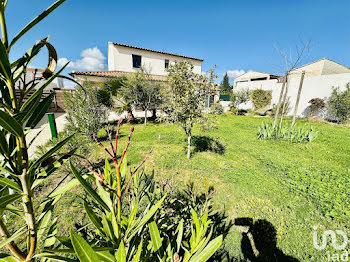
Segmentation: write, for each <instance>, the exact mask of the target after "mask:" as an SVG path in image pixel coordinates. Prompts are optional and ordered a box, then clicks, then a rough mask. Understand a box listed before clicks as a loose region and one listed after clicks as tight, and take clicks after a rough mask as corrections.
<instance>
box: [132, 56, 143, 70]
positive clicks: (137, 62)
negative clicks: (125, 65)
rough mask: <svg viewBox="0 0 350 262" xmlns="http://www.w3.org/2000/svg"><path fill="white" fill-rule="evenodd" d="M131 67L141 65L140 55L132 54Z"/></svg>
mask: <svg viewBox="0 0 350 262" xmlns="http://www.w3.org/2000/svg"><path fill="white" fill-rule="evenodd" d="M132 67H134V68H140V67H141V56H140V55H132Z"/></svg>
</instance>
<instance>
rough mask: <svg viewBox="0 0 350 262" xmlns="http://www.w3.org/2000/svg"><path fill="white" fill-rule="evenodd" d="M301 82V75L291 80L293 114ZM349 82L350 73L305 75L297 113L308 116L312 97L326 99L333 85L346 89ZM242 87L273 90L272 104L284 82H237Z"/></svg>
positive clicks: (289, 93) (290, 92)
mask: <svg viewBox="0 0 350 262" xmlns="http://www.w3.org/2000/svg"><path fill="white" fill-rule="evenodd" d="M299 82H300V76H295V77H292V78H290V80H289V84H288V96H289V97H290V102H291V111H290V112H289V114H292V113H293V110H294V106H295V102H296V98H297V93H298V88H299ZM348 83H350V73H346V74H333V75H321V76H309V77H305V79H304V83H303V88H302V91H301V96H300V103H299V106H298V111H297V115H298V116H303V117H306V116H307V113H308V106H309V101H310V100H311V99H312V98H322V99H325V100H326V99H327V98H329V96H330V95H331V93H332V87H339V88H340V89H341V90H344V89H345V88H346V85H347V84H348ZM241 88H249V89H251V90H253V89H258V88H261V89H264V90H272V104H277V102H278V98H279V95H280V92H281V88H282V83H277V80H264V81H248V82H238V83H237V84H236V89H241ZM244 108H252V105H251V104H249V105H246V106H245V107H244Z"/></svg>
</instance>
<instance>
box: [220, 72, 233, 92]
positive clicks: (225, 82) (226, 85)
mask: <svg viewBox="0 0 350 262" xmlns="http://www.w3.org/2000/svg"><path fill="white" fill-rule="evenodd" d="M220 91H221V92H222V93H231V92H232V86H231V85H230V80H229V78H228V75H227V73H225V75H224V78H223V79H222V81H221V83H220Z"/></svg>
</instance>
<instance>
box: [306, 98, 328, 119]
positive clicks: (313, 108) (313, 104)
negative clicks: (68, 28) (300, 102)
mask: <svg viewBox="0 0 350 262" xmlns="http://www.w3.org/2000/svg"><path fill="white" fill-rule="evenodd" d="M309 104H310V105H309V110H310V111H309V116H313V115H314V114H316V113H319V112H321V111H322V110H323V109H324V108H325V107H326V102H325V101H324V100H323V99H322V98H312V99H311V100H310V101H309Z"/></svg>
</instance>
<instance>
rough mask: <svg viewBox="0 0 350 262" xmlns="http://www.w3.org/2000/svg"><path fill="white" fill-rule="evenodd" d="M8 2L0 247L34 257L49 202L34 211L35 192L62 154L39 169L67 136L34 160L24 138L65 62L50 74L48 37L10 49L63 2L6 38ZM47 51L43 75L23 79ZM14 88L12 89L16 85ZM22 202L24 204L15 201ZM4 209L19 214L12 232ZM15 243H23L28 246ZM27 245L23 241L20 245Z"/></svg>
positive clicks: (1, 57)
mask: <svg viewBox="0 0 350 262" xmlns="http://www.w3.org/2000/svg"><path fill="white" fill-rule="evenodd" d="M7 2H8V1H7V0H1V1H0V26H1V36H2V39H1V41H0V92H1V97H0V108H1V109H0V155H1V165H0V186H1V189H0V236H1V239H0V240H1V242H0V248H2V247H4V246H6V247H7V248H8V249H9V251H10V252H11V253H12V255H13V256H14V257H16V258H17V259H19V260H20V261H32V259H33V257H34V255H35V253H36V251H37V247H38V243H39V240H40V237H41V236H42V235H43V233H44V231H46V230H45V228H47V227H49V222H50V218H51V206H52V201H51V202H47V203H46V205H45V203H43V206H45V207H44V209H43V211H42V212H41V213H37V210H36V208H35V207H34V204H33V203H34V201H33V197H34V191H35V190H36V188H37V186H38V185H40V184H41V183H42V182H43V181H44V179H45V178H46V177H47V176H48V175H50V174H51V173H52V172H53V171H55V170H56V169H57V168H58V166H59V165H60V164H61V163H62V162H63V161H64V160H65V159H66V158H67V156H63V157H61V158H59V159H58V160H57V161H56V162H55V163H53V164H51V165H50V166H48V167H47V168H46V169H43V168H42V163H43V162H44V161H45V160H47V159H49V158H51V157H52V156H53V154H54V153H55V152H56V151H57V150H59V149H60V148H61V147H62V146H63V145H64V144H65V143H66V142H67V141H68V140H69V138H70V137H68V138H67V139H65V140H63V141H61V142H60V143H58V144H57V145H56V146H55V147H53V148H52V149H50V150H49V151H48V152H47V153H45V154H43V155H42V156H40V157H39V158H37V159H30V158H29V156H28V148H29V145H30V144H31V142H30V143H28V141H27V140H26V135H27V134H28V132H29V131H30V130H31V129H32V128H34V127H35V126H36V125H37V123H38V122H39V121H40V120H41V119H42V117H43V116H44V115H45V113H46V111H47V110H48V108H49V106H50V104H51V102H52V99H53V96H54V95H53V94H51V95H49V96H48V97H46V98H44V99H42V94H43V90H44V89H45V88H46V87H47V86H48V85H49V84H50V83H52V81H53V80H54V79H55V78H56V77H58V76H59V75H60V73H61V72H62V70H63V69H64V68H65V66H64V67H63V68H62V69H61V70H59V71H58V72H57V73H54V71H55V69H56V64H57V54H56V51H55V48H54V47H53V46H52V45H51V44H50V43H49V42H48V38H44V39H43V40H40V41H38V42H37V43H36V44H35V45H34V46H33V47H32V48H30V49H29V50H28V51H27V52H26V53H25V54H24V55H23V56H22V57H20V58H19V59H17V60H15V61H10V60H9V55H10V52H11V49H12V47H13V46H14V45H15V44H16V42H17V41H18V40H19V39H21V38H22V37H23V36H24V35H25V34H26V33H28V32H29V31H30V30H31V29H32V28H33V27H34V26H35V25H36V24H38V23H39V22H40V21H42V20H43V19H44V18H45V17H46V16H48V15H49V14H50V13H51V12H53V11H54V10H55V9H56V8H57V7H59V6H60V5H61V4H62V3H64V2H65V0H58V1H56V2H55V3H54V4H53V5H51V6H50V7H49V8H48V9H46V10H45V11H44V12H43V13H42V14H40V15H39V16H37V17H36V18H35V19H33V20H32V21H31V22H30V23H28V24H27V25H26V26H25V27H24V28H23V29H22V30H21V31H20V32H19V33H18V34H17V35H15V37H14V38H13V39H12V40H10V39H8V34H7V26H6V19H5V10H6V6H7ZM44 47H46V48H47V49H48V54H49V63H48V66H47V68H46V69H45V71H44V72H43V73H42V76H40V77H35V78H34V79H33V80H31V81H26V71H27V67H28V65H29V63H30V62H31V61H32V60H33V59H34V58H35V57H36V55H37V54H38V53H39V52H40V51H41V50H42V49H43V48H44ZM15 86H16V87H15ZM19 203H21V204H22V205H18V204H19ZM6 212H12V213H14V214H16V215H18V216H20V217H22V218H23V220H24V222H25V225H24V226H23V227H22V228H20V229H19V230H18V231H16V232H14V233H11V232H10V231H9V229H8V227H7V226H6V223H5V222H4V220H3V216H4V214H6ZM16 243H22V244H23V243H27V245H26V247H21V245H19V244H16ZM22 246H25V245H22Z"/></svg>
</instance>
